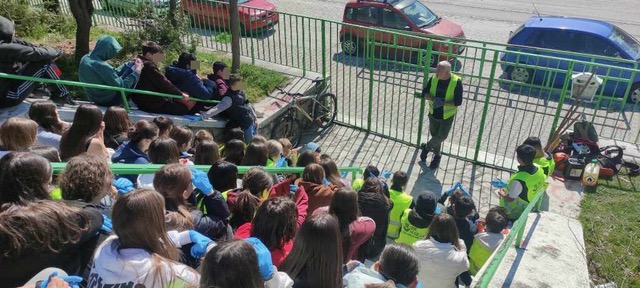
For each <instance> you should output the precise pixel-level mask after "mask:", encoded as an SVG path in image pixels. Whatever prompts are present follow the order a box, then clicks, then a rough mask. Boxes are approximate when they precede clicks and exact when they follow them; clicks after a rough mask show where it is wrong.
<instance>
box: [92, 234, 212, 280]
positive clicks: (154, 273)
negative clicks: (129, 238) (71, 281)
mask: <svg viewBox="0 0 640 288" xmlns="http://www.w3.org/2000/svg"><path fill="white" fill-rule="evenodd" d="M119 245H120V242H119V241H118V237H117V236H111V237H109V238H107V240H105V241H104V242H103V243H102V245H100V247H98V249H96V253H95V256H94V258H93V266H92V267H91V274H90V275H89V279H88V283H89V284H88V285H87V288H102V287H105V286H107V285H108V287H114V288H116V287H133V286H135V285H136V284H144V286H145V287H148V288H150V287H168V286H169V285H170V284H176V286H180V285H178V284H186V285H183V286H198V283H199V282H200V275H199V274H198V273H197V272H196V271H195V270H193V269H191V268H189V267H188V266H186V265H183V264H180V263H178V262H173V261H169V260H166V259H160V258H156V257H153V256H152V255H151V254H149V252H147V251H145V250H144V249H138V248H127V249H120V250H118V247H119ZM156 261H158V262H157V263H155V262H156Z"/></svg>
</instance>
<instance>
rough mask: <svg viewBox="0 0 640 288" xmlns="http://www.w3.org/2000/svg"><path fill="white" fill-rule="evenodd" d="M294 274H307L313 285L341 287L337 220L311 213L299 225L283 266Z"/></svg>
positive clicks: (287, 271)
mask: <svg viewBox="0 0 640 288" xmlns="http://www.w3.org/2000/svg"><path fill="white" fill-rule="evenodd" d="M280 268H281V270H282V271H284V272H286V273H287V274H288V275H289V276H290V277H291V278H293V279H297V278H301V277H305V278H306V280H307V283H309V285H310V286H309V287H312V288H316V287H318V288H340V287H342V247H341V246H340V231H339V225H338V220H337V219H336V218H335V217H333V216H332V215H330V214H321V215H315V216H311V218H307V220H306V221H305V222H304V223H303V224H302V226H300V230H299V231H298V233H297V234H296V237H295V238H294V240H293V249H292V250H291V252H290V253H289V255H288V256H287V258H286V259H284V261H283V262H282V264H281V266H280Z"/></svg>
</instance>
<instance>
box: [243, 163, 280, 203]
mask: <svg viewBox="0 0 640 288" xmlns="http://www.w3.org/2000/svg"><path fill="white" fill-rule="evenodd" d="M271 186H273V180H272V179H271V176H269V174H267V172H264V169H262V168H260V167H253V168H250V169H249V170H247V173H245V174H244V177H242V187H243V188H244V189H245V190H248V191H249V192H251V194H253V195H254V196H256V197H258V198H261V197H262V196H263V193H264V192H265V190H267V191H268V190H269V189H271Z"/></svg>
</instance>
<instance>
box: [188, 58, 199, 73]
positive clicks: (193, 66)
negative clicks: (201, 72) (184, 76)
mask: <svg viewBox="0 0 640 288" xmlns="http://www.w3.org/2000/svg"><path fill="white" fill-rule="evenodd" d="M189 66H190V67H191V70H192V71H196V70H198V69H200V61H198V60H193V61H191V63H189Z"/></svg>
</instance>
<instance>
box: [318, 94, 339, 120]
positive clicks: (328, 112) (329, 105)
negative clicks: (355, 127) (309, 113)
mask: <svg viewBox="0 0 640 288" xmlns="http://www.w3.org/2000/svg"><path fill="white" fill-rule="evenodd" d="M317 101H318V102H313V105H314V106H315V107H314V110H313V111H315V114H314V115H313V118H314V119H315V123H316V124H317V125H318V126H320V128H327V127H329V126H331V124H333V120H335V119H336V115H337V114H338V100H337V98H336V95H333V94H331V93H325V94H322V95H320V97H318V100H317Z"/></svg>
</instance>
